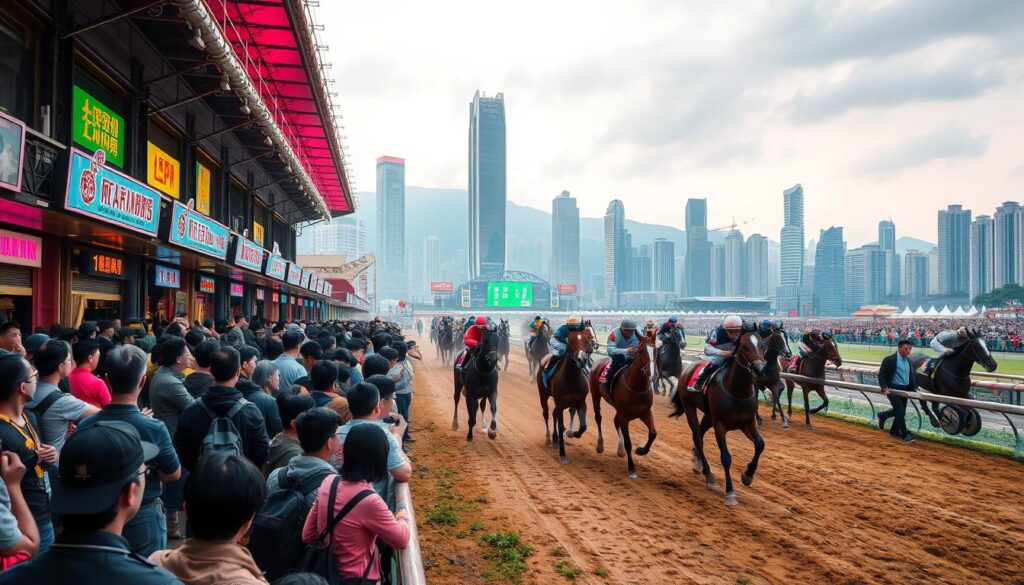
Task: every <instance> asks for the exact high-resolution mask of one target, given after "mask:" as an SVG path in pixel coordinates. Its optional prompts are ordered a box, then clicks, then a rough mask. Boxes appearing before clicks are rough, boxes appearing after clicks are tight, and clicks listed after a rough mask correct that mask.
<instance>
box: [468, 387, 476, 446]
mask: <svg viewBox="0 0 1024 585" xmlns="http://www.w3.org/2000/svg"><path fill="white" fill-rule="evenodd" d="M476 408H477V403H476V400H474V399H473V398H472V397H471V396H470V395H469V393H468V392H467V394H466V413H467V416H468V421H469V422H468V423H467V425H468V426H469V432H467V433H466V442H467V443H472V442H473V427H475V426H476Z"/></svg>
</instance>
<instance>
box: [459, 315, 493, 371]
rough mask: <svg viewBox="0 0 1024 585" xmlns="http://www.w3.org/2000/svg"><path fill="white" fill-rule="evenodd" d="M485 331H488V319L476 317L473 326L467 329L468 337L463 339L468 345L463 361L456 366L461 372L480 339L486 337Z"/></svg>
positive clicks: (463, 354) (463, 353)
mask: <svg viewBox="0 0 1024 585" xmlns="http://www.w3.org/2000/svg"><path fill="white" fill-rule="evenodd" d="M485 329H487V317H483V316H480V317H476V318H475V319H474V321H473V323H472V325H470V326H469V328H468V329H466V335H465V336H464V337H463V338H462V342H463V343H464V344H466V349H465V351H463V352H462V359H460V360H459V363H458V364H456V366H455V367H456V369H457V370H459V371H460V372H461V371H462V365H463V364H465V363H466V361H467V360H468V359H469V356H470V355H471V354H472V353H473V350H475V349H476V346H477V345H479V344H480V339H481V338H482V337H483V336H484V330H485Z"/></svg>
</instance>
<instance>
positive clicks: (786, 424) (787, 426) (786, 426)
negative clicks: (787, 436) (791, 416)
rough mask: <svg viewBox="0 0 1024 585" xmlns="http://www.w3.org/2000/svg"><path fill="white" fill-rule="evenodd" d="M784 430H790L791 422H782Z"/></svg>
mask: <svg viewBox="0 0 1024 585" xmlns="http://www.w3.org/2000/svg"><path fill="white" fill-rule="evenodd" d="M782 428H784V429H788V428H789V421H785V420H784V421H782Z"/></svg>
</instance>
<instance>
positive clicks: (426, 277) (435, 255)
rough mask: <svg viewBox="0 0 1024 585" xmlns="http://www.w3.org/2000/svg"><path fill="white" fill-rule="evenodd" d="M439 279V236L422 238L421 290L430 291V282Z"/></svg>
mask: <svg viewBox="0 0 1024 585" xmlns="http://www.w3.org/2000/svg"><path fill="white" fill-rule="evenodd" d="M439 280H441V238H439V237H437V236H427V237H425V238H423V291H424V292H428V293H429V292H430V283H431V282H436V281H439Z"/></svg>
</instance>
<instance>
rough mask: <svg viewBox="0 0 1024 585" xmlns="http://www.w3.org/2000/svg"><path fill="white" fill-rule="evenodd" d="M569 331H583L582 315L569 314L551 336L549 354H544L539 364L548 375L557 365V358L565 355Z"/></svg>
mask: <svg viewBox="0 0 1024 585" xmlns="http://www.w3.org/2000/svg"><path fill="white" fill-rule="evenodd" d="M570 331H583V317H580V316H579V315H569V318H568V319H566V321H565V325H561V326H559V327H558V329H555V334H554V335H553V336H552V337H551V350H552V352H551V355H549V356H546V357H545V358H544V361H543V363H542V364H541V365H542V366H543V367H544V368H545V369H546V372H547V374H548V375H550V374H551V372H552V371H554V369H555V366H557V365H558V360H559V359H561V357H562V356H563V355H565V350H566V348H567V347H568V344H569V332H570Z"/></svg>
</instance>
